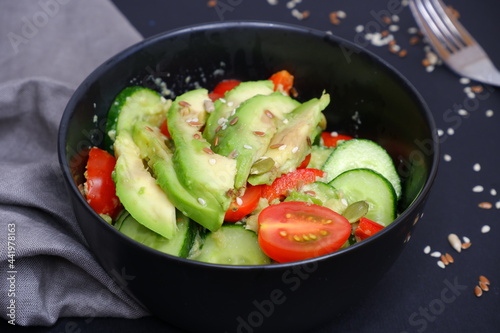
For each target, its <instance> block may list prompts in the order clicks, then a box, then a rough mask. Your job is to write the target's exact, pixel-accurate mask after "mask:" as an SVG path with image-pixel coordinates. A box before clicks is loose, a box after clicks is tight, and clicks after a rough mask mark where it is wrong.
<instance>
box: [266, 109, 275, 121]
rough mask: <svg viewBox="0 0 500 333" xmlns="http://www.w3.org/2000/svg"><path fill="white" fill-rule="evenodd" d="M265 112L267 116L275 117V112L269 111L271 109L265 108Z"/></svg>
mask: <svg viewBox="0 0 500 333" xmlns="http://www.w3.org/2000/svg"><path fill="white" fill-rule="evenodd" d="M264 113H265V114H266V116H267V117H269V118H271V119H273V118H274V114H273V113H272V112H271V111H269V110H264Z"/></svg>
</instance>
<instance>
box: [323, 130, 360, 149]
mask: <svg viewBox="0 0 500 333" xmlns="http://www.w3.org/2000/svg"><path fill="white" fill-rule="evenodd" d="M321 139H323V145H324V146H326V147H337V144H338V143H339V141H346V140H351V139H353V137H351V136H349V135H344V134H337V133H336V132H323V133H321Z"/></svg>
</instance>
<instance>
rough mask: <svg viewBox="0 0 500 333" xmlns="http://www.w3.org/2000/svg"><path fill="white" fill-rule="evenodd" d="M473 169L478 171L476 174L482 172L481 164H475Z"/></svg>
mask: <svg viewBox="0 0 500 333" xmlns="http://www.w3.org/2000/svg"><path fill="white" fill-rule="evenodd" d="M472 169H473V170H474V171H476V172H479V171H481V164H479V163H476V164H474V165H473V166H472Z"/></svg>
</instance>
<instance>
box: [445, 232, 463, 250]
mask: <svg viewBox="0 0 500 333" xmlns="http://www.w3.org/2000/svg"><path fill="white" fill-rule="evenodd" d="M448 242H450V245H451V247H453V248H454V249H455V251H457V252H458V253H460V252H461V251H462V242H461V241H460V238H458V236H457V235H455V234H449V235H448Z"/></svg>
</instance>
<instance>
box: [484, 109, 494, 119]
mask: <svg viewBox="0 0 500 333" xmlns="http://www.w3.org/2000/svg"><path fill="white" fill-rule="evenodd" d="M485 114H486V117H488V118H490V117H493V110H486V113H485Z"/></svg>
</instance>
